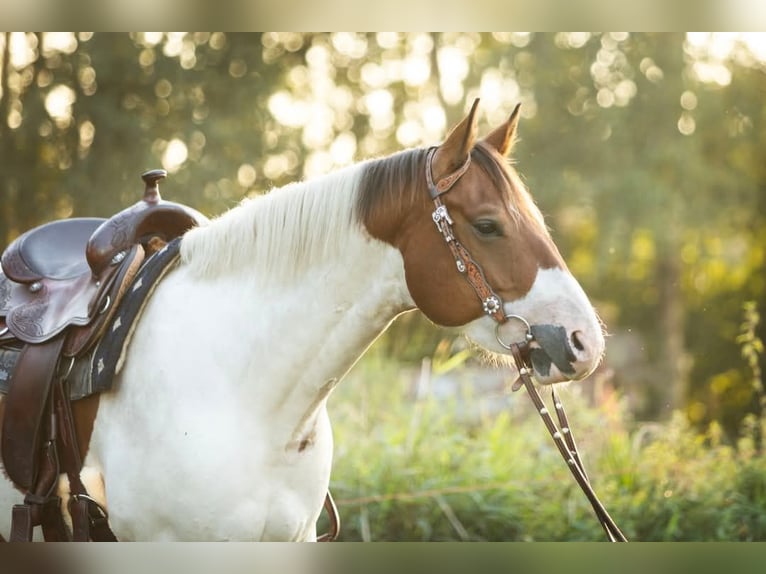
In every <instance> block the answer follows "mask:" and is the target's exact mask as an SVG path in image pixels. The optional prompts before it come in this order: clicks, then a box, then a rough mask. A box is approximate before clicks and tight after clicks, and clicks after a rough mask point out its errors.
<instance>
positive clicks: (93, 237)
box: [0, 170, 207, 541]
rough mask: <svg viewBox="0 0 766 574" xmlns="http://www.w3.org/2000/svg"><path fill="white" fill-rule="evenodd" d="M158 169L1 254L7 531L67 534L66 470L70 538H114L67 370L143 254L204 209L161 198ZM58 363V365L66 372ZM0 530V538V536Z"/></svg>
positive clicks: (52, 536) (102, 323)
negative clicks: (114, 208) (61, 482)
mask: <svg viewBox="0 0 766 574" xmlns="http://www.w3.org/2000/svg"><path fill="white" fill-rule="evenodd" d="M166 176H167V172H165V171H164V170H151V171H148V172H146V173H144V174H142V176H141V177H142V179H143V180H144V183H145V189H144V196H143V198H142V199H141V200H140V201H139V202H137V203H136V204H135V205H133V206H131V207H129V208H127V209H125V210H123V211H121V212H120V213H118V214H116V215H114V216H113V217H111V218H109V219H100V218H72V219H65V220H60V221H54V222H51V223H47V224H44V225H41V226H39V227H36V228H34V229H31V230H29V231H27V232H26V233H24V234H23V235H21V236H19V237H18V238H17V239H16V240H15V241H14V242H13V243H11V244H10V245H9V246H8V247H7V249H6V250H5V252H4V253H3V255H2V260H1V262H2V273H0V351H2V352H8V353H11V354H12V355H13V360H12V361H11V363H9V364H10V365H11V366H7V365H6V364H5V363H3V364H0V383H6V389H7V394H6V396H5V397H4V399H3V401H2V403H0V422H1V423H2V431H1V433H0V457H1V458H2V462H3V466H4V468H5V472H6V474H7V475H8V477H9V478H10V479H11V480H12V481H13V483H14V484H15V485H16V487H17V488H19V489H20V490H21V491H23V492H24V493H25V499H24V503H23V504H18V505H16V506H14V508H13V511H12V523H11V540H18V541H22V540H31V539H32V532H33V529H34V527H35V526H41V527H42V531H43V535H44V537H45V539H46V540H59V541H63V540H69V539H70V533H69V530H68V528H67V527H66V525H65V523H64V520H63V516H62V513H61V508H60V505H61V499H60V498H59V497H58V496H57V495H56V492H57V486H58V479H59V474H60V473H66V474H67V476H68V478H69V483H70V491H71V497H70V501H69V513H70V515H71V517H72V529H71V539H74V540H79V541H87V540H116V538H115V537H114V535H113V534H112V532H111V530H110V528H109V526H108V521H107V516H106V512H105V510H104V509H103V508H101V506H100V505H98V504H97V503H96V502H95V501H94V500H93V499H92V498H91V497H90V496H89V495H88V493H87V491H86V489H85V487H84V486H83V484H82V482H81V480H80V476H79V474H80V470H81V468H82V453H81V448H80V446H79V445H78V440H77V432H76V429H75V424H74V420H73V415H72V405H71V395H70V392H69V389H68V383H67V380H66V379H67V376H68V375H69V371H71V367H72V365H74V364H75V361H76V360H78V359H79V358H82V357H84V356H87V355H88V353H90V352H92V350H93V348H94V346H95V345H96V344H97V343H99V342H100V340H101V338H102V337H103V335H104V331H105V328H106V325H107V324H108V322H109V320H110V318H111V317H112V316H113V314H114V313H115V310H116V309H117V307H118V306H119V303H120V301H121V299H122V297H123V295H124V294H125V292H126V291H127V288H128V286H129V285H130V284H131V282H132V280H133V278H134V277H135V276H136V273H137V272H138V270H139V268H140V267H141V265H142V263H143V262H144V261H145V260H148V259H149V256H150V255H152V254H153V253H155V252H157V251H159V250H160V249H161V248H162V247H163V246H164V245H165V244H166V243H167V242H169V241H171V240H174V239H176V238H178V237H180V236H181V235H183V234H184V233H185V232H186V231H187V230H188V229H190V228H192V227H194V226H196V225H200V224H204V223H206V222H207V218H206V217H205V216H204V215H202V214H200V213H199V212H197V211H196V210H194V209H192V208H190V207H186V206H184V205H180V204H177V203H173V202H170V201H165V200H163V199H162V198H161V197H160V193H159V186H158V182H159V181H160V180H162V179H163V178H164V177H166ZM64 371H66V372H64ZM0 538H1V537H0Z"/></svg>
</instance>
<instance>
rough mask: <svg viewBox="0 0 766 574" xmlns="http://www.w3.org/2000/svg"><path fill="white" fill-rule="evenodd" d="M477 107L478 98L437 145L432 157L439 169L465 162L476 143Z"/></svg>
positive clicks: (452, 167) (447, 168) (446, 170)
mask: <svg viewBox="0 0 766 574" xmlns="http://www.w3.org/2000/svg"><path fill="white" fill-rule="evenodd" d="M478 107H479V98H476V99H475V100H474V101H473V105H472V106H471V111H470V112H468V115H467V116H466V117H464V118H463V119H462V120H461V121H460V123H458V124H457V125H456V126H455V127H454V128H452V130H451V131H450V133H449V134H448V135H447V138H446V139H445V140H444V142H443V143H442V144H441V145H440V146H439V149H438V150H437V152H436V156H435V157H434V163H435V164H437V165H438V168H439V171H443V172H448V171H451V170H453V169H455V168H457V167H459V166H461V165H463V163H465V160H466V158H467V157H468V154H469V153H471V149H472V148H473V146H474V144H475V143H476V134H477V131H478V128H477V127H476V124H477V121H478V120H477V118H476V110H477V109H478Z"/></svg>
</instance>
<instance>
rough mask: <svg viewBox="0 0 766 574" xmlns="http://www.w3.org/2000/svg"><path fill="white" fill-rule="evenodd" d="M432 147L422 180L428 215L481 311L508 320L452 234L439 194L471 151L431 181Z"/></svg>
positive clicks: (452, 181)
mask: <svg viewBox="0 0 766 574" xmlns="http://www.w3.org/2000/svg"><path fill="white" fill-rule="evenodd" d="M436 149H437V148H435V147H432V148H430V149H429V150H428V154H427V155H426V183H427V184H428V193H429V194H430V196H431V199H432V200H433V202H434V205H435V206H436V209H434V212H433V214H432V215H431V217H432V219H433V220H434V223H435V224H436V227H437V229H438V230H439V232H440V233H441V234H442V237H443V238H444V241H445V243H446V244H447V247H449V250H450V252H451V253H452V257H454V258H455V265H456V266H457V270H458V271H459V272H460V274H461V275H463V276H464V277H465V279H466V281H468V283H469V284H470V285H471V287H472V288H473V290H474V291H475V292H476V295H477V296H478V297H479V300H480V301H481V306H482V309H483V310H484V313H486V314H487V315H489V316H490V317H492V318H493V319H494V320H495V321H496V322H497V323H498V324H503V323H505V322H506V321H507V320H508V318H507V317H506V316H505V311H504V309H503V300H502V299H501V298H500V296H499V295H498V294H497V293H495V291H494V290H493V289H492V287H490V285H489V283H488V282H487V279H486V277H485V276H484V272H483V271H482V269H481V266H480V265H479V264H478V263H477V262H476V260H475V259H474V258H473V257H471V254H470V253H469V252H468V250H467V249H466V248H465V247H464V246H463V244H462V243H460V241H458V240H457V238H456V237H455V232H454V230H453V229H452V225H453V224H454V221H453V220H452V218H451V217H450V215H449V212H448V211H447V206H446V205H444V202H442V200H441V196H442V195H444V194H445V193H447V192H448V191H449V190H450V189H452V186H454V185H455V183H457V181H458V180H459V179H460V178H461V177H462V176H463V174H464V173H465V172H466V171H468V167H469V166H470V165H471V154H470V153H469V154H468V157H467V158H466V160H465V163H463V165H461V166H460V167H459V168H457V169H456V170H455V171H453V172H452V173H449V174H447V175H446V176H444V177H442V178H441V179H439V181H437V182H436V184H434V181H433V172H432V165H433V159H434V155H436Z"/></svg>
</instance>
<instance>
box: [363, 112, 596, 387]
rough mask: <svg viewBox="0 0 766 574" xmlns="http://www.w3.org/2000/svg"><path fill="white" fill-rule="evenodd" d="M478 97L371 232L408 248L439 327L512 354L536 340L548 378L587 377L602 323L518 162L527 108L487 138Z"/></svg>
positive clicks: (419, 297) (538, 366) (414, 278)
mask: <svg viewBox="0 0 766 574" xmlns="http://www.w3.org/2000/svg"><path fill="white" fill-rule="evenodd" d="M477 103H478V100H477V101H476V102H475V103H474V105H473V107H472V109H471V110H470V112H469V113H468V115H467V116H466V117H465V118H464V119H463V120H462V121H461V122H460V123H458V124H457V125H456V126H455V127H454V128H453V129H452V130H451V132H450V133H449V135H448V136H447V138H446V139H445V141H444V142H443V143H441V144H440V145H439V146H437V147H436V148H432V150H429V151H428V153H427V154H421V161H420V164H419V165H420V169H422V170H423V171H424V172H425V175H423V173H421V174H420V177H419V179H418V183H416V184H415V185H414V187H415V190H414V191H413V194H412V197H413V199H412V204H411V205H407V208H406V209H404V210H402V211H401V212H400V214H399V216H398V217H396V218H394V219H395V221H396V224H395V225H394V224H390V223H389V224H388V225H378V226H377V227H376V225H375V224H374V223H373V222H372V221H369V220H368V221H369V223H370V224H368V228H369V229H370V231H371V232H372V234H373V235H374V236H377V237H379V238H382V239H384V240H386V241H388V242H389V243H391V244H393V245H394V246H396V247H398V249H399V250H400V252H401V254H402V258H403V260H404V271H405V277H406V281H407V287H408V289H409V292H410V294H411V296H412V299H413V300H414V302H415V304H416V305H417V307H418V308H420V310H421V311H422V312H423V313H424V314H425V315H426V316H427V317H428V318H429V319H430V320H432V321H433V322H434V323H436V324H439V325H444V326H461V327H463V330H464V332H465V333H466V334H467V336H468V337H469V338H470V339H472V340H473V341H474V342H476V343H477V344H479V345H480V346H481V347H483V348H484V349H486V350H488V351H490V352H492V353H497V354H504V355H508V354H509V352H510V344H511V343H513V342H524V341H525V337H526V336H527V335H531V336H534V340H533V341H532V343H531V344H530V346H529V358H530V360H531V363H532V365H533V367H534V370H535V375H536V379H537V380H538V381H539V382H541V383H555V382H560V381H563V380H572V379H581V378H584V377H585V376H587V375H588V374H590V373H591V372H592V371H593V370H594V369H595V368H596V366H597V365H598V363H599V361H600V359H601V356H602V355H603V351H604V336H603V332H602V326H601V323H600V321H599V319H598V317H597V315H596V313H595V311H594V309H593V307H592V306H591V304H590V302H589V301H588V298H587V297H586V295H585V293H584V292H583V290H582V288H581V287H580V285H579V283H578V282H577V281H576V280H575V278H574V277H573V276H572V274H571V273H570V271H569V269H568V268H567V266H566V264H565V262H564V260H563V258H562V256H561V254H560V253H559V250H558V248H557V247H556V245H555V244H554V242H553V240H552V238H551V235H550V233H549V231H548V229H547V228H546V226H545V223H544V220H543V216H542V214H541V212H540V210H539V209H538V207H537V206H536V205H535V203H534V201H533V199H532V197H531V195H530V193H529V192H528V191H527V189H526V188H525V186H524V185H523V183H522V181H521V179H520V177H519V175H518V173H517V172H516V170H515V169H514V168H513V167H512V166H511V165H510V163H509V160H508V158H509V156H510V153H511V152H512V150H513V147H514V142H515V139H516V130H517V125H518V119H519V106H517V107H516V109H515V110H514V111H513V113H512V114H511V116H510V117H509V118H508V120H507V121H506V122H504V123H503V124H502V125H500V126H499V127H497V128H496V129H494V130H493V131H492V132H491V133H490V134H489V135H487V136H486V137H485V138H484V139H478V136H477V117H476V116H477V114H476V110H477ZM424 155H425V159H423V156H424ZM433 182H437V183H435V184H434V183H433ZM424 183H425V184H426V185H423V184H424ZM429 192H430V196H429ZM435 207H436V209H435ZM433 222H436V224H437V225H436V228H435V227H434V223H433ZM461 275H462V276H461ZM472 276H473V277H472ZM477 282H478V284H479V288H477V286H476V284H477ZM482 291H486V293H482ZM477 294H478V295H479V296H477ZM531 336H530V338H531Z"/></svg>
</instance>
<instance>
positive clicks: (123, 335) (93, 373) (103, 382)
mask: <svg viewBox="0 0 766 574" xmlns="http://www.w3.org/2000/svg"><path fill="white" fill-rule="evenodd" d="M180 247H181V238H180V237H177V238H176V239H174V240H173V241H171V242H170V243H168V244H167V245H165V247H163V248H162V249H161V250H160V251H158V252H157V253H155V254H154V255H152V256H151V257H150V258H149V259H148V260H147V261H146V263H144V265H143V267H142V268H141V269H140V270H139V272H138V274H137V275H136V278H135V280H134V281H133V284H132V285H131V287H130V289H128V292H127V293H125V296H124V297H123V300H122V303H121V304H120V307H119V308H118V309H117V312H116V313H115V314H114V317H112V320H111V322H110V323H109V325H107V328H106V331H105V332H104V336H103V338H102V339H101V341H100V342H99V343H98V345H97V346H96V350H95V352H94V354H93V359H92V362H91V369H90V382H91V385H92V388H91V392H92V393H100V392H102V391H107V390H109V389H110V388H111V387H112V379H113V378H114V375H115V374H117V373H119V371H120V369H121V368H122V364H123V362H124V361H125V354H126V351H127V349H128V345H129V344H130V340H131V337H132V336H133V332H134V330H135V326H136V324H137V322H138V319H139V318H140V317H141V313H142V312H143V310H144V307H145V306H146V303H147V301H148V300H149V297H151V295H152V293H153V292H154V289H155V288H156V287H157V285H158V284H159V282H160V281H161V280H162V278H163V277H164V276H165V275H166V274H167V273H168V272H169V271H170V270H171V269H173V267H174V266H175V263H176V262H177V261H178V259H179V253H178V252H179V250H180Z"/></svg>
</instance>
